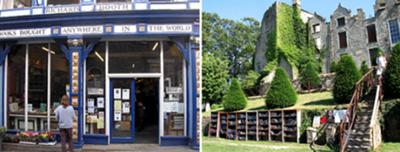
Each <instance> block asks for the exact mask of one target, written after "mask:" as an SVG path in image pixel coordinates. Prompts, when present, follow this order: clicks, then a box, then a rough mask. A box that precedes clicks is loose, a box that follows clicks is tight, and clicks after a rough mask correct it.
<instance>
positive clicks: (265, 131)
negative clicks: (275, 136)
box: [258, 111, 270, 140]
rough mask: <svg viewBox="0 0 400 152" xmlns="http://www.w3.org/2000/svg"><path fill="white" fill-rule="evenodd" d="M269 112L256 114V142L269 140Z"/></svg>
mask: <svg viewBox="0 0 400 152" xmlns="http://www.w3.org/2000/svg"><path fill="white" fill-rule="evenodd" d="M268 116H269V112H268V111H259V112H258V140H269V139H270V138H269V117H268Z"/></svg>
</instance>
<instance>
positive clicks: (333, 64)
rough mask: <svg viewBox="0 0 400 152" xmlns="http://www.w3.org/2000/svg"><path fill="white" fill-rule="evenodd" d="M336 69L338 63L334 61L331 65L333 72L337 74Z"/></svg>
mask: <svg viewBox="0 0 400 152" xmlns="http://www.w3.org/2000/svg"><path fill="white" fill-rule="evenodd" d="M336 67H337V63H336V61H333V62H332V63H331V72H332V73H333V72H336Z"/></svg>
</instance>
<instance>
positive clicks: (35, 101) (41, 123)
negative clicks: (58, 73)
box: [27, 44, 49, 131]
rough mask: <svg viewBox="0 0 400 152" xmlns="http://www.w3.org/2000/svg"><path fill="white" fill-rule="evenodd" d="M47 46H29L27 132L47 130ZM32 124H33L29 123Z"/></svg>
mask: <svg viewBox="0 0 400 152" xmlns="http://www.w3.org/2000/svg"><path fill="white" fill-rule="evenodd" d="M43 47H45V48H48V44H33V45H29V47H28V48H29V49H28V50H29V52H28V56H29V60H28V61H29V66H28V82H29V83H28V105H27V111H28V130H34V131H39V130H42V131H43V130H47V112H48V110H47V97H48V94H47V88H48V86H47V83H48V81H47V78H48V75H47V72H48V60H47V59H48V55H49V54H48V52H47V51H45V50H43ZM31 122H33V123H31Z"/></svg>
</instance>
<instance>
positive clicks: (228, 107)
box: [222, 78, 247, 111]
mask: <svg viewBox="0 0 400 152" xmlns="http://www.w3.org/2000/svg"><path fill="white" fill-rule="evenodd" d="M222 105H223V107H224V111H237V110H242V109H244V108H246V106H247V99H246V96H245V95H244V93H243V90H242V88H241V87H240V84H239V81H238V80H237V79H236V78H233V79H232V83H231V85H230V87H229V90H228V92H227V94H226V95H225V96H224V98H223V102H222Z"/></svg>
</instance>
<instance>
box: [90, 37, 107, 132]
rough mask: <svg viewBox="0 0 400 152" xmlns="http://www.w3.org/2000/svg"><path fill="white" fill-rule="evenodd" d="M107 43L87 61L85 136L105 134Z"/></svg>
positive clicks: (92, 53) (96, 48) (96, 50)
mask: <svg viewBox="0 0 400 152" xmlns="http://www.w3.org/2000/svg"><path fill="white" fill-rule="evenodd" d="M104 59H105V43H100V44H98V45H97V46H96V47H95V48H94V49H93V51H92V52H91V53H90V54H89V56H88V58H87V59H86V115H85V116H86V125H85V130H86V132H85V134H104V133H105V131H106V127H105V113H106V111H105V89H104V87H105V61H104Z"/></svg>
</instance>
